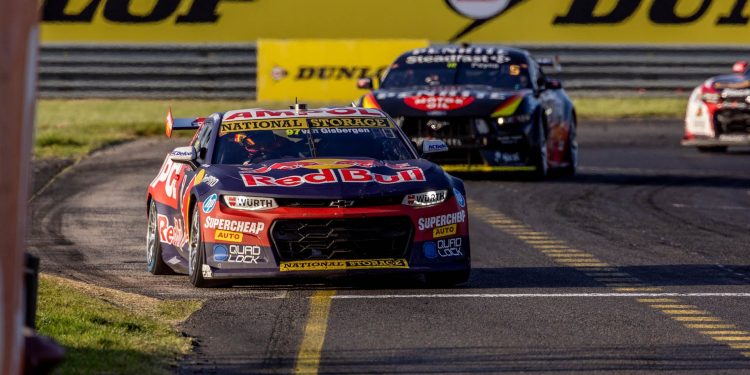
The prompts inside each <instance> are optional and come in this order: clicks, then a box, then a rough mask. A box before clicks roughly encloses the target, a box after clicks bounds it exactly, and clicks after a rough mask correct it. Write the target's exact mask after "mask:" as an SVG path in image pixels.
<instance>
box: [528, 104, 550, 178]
mask: <svg viewBox="0 0 750 375" xmlns="http://www.w3.org/2000/svg"><path fill="white" fill-rule="evenodd" d="M537 132H538V133H539V134H538V136H539V138H538V144H537V146H536V147H535V148H534V149H533V150H532V154H531V155H532V158H533V159H532V160H533V161H534V168H535V169H534V175H533V176H534V178H535V179H539V180H543V179H544V178H546V177H547V174H548V173H549V157H548V155H547V123H546V121H544V118H543V117H541V116H540V119H539V122H538V124H537Z"/></svg>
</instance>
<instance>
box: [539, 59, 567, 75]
mask: <svg viewBox="0 0 750 375" xmlns="http://www.w3.org/2000/svg"><path fill="white" fill-rule="evenodd" d="M536 62H537V63H538V64H539V65H541V66H551V67H552V69H554V70H555V72H557V73H559V72H561V71H562V65H560V56H555V57H552V58H549V57H542V58H538V59H536Z"/></svg>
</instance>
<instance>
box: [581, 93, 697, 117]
mask: <svg viewBox="0 0 750 375" xmlns="http://www.w3.org/2000/svg"><path fill="white" fill-rule="evenodd" d="M573 103H574V104H575V106H576V111H578V117H579V118H581V119H596V120H618V119H654V118H658V119H681V118H683V117H684V116H685V109H686V107H687V98H682V97H674V98H671V97H663V98H662V97H621V98H597V97H579V98H573Z"/></svg>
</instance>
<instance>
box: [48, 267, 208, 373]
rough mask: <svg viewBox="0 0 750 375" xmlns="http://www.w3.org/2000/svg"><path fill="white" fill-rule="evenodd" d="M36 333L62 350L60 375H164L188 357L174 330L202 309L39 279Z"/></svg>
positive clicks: (187, 346)
mask: <svg viewBox="0 0 750 375" xmlns="http://www.w3.org/2000/svg"><path fill="white" fill-rule="evenodd" d="M38 306H39V310H38V315H37V330H38V331H39V332H40V333H41V334H43V335H46V336H50V337H52V338H54V339H55V340H56V341H57V342H58V343H59V344H61V345H62V346H63V347H65V350H66V359H65V362H64V363H63V365H62V366H61V368H60V369H59V373H62V374H100V373H118V374H139V375H146V374H166V373H170V372H171V371H170V365H173V364H174V363H175V361H176V359H177V358H178V357H179V356H180V355H183V354H186V353H188V352H189V351H190V348H191V344H190V339H189V338H186V337H182V336H180V335H179V334H178V333H177V332H176V330H175V329H174V325H175V324H177V323H179V322H181V321H184V320H185V319H186V318H187V317H188V316H189V315H190V314H192V313H193V312H194V311H195V310H197V309H198V308H200V306H201V302H199V301H194V300H183V301H160V300H156V299H153V298H148V297H143V296H138V295H134V294H129V293H124V292H119V291H114V290H110V289H104V288H98V287H94V286H91V285H87V284H83V283H78V282H74V281H69V280H65V279H61V278H57V277H50V276H45V275H43V276H42V277H41V279H40V285H39V305H38Z"/></svg>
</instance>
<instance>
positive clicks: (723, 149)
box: [698, 146, 728, 154]
mask: <svg viewBox="0 0 750 375" xmlns="http://www.w3.org/2000/svg"><path fill="white" fill-rule="evenodd" d="M727 148H728V147H727V146H703V147H698V151H700V152H710V153H716V154H719V153H722V152H727Z"/></svg>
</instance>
